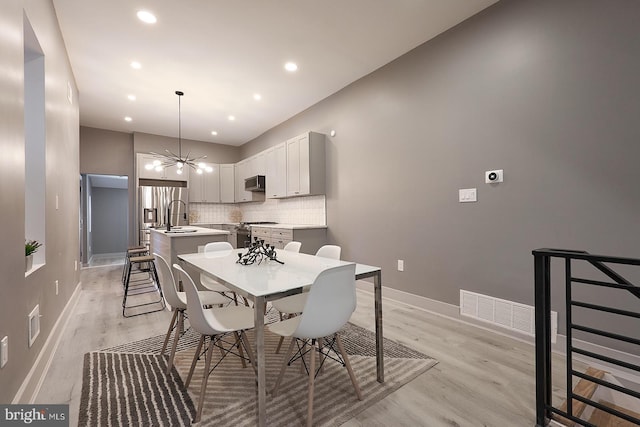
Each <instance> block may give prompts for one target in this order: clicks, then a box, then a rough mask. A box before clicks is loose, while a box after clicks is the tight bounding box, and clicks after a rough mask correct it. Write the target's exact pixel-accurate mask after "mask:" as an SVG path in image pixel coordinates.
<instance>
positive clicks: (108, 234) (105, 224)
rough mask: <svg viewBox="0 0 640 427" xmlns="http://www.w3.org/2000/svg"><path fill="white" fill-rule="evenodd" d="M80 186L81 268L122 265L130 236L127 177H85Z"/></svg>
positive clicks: (83, 176)
mask: <svg viewBox="0 0 640 427" xmlns="http://www.w3.org/2000/svg"><path fill="white" fill-rule="evenodd" d="M80 183H81V184H80V194H81V197H80V201H81V202H80V205H81V206H80V210H81V216H80V247H81V251H82V258H81V259H82V266H83V267H93V266H102V265H113V264H121V263H122V262H123V259H124V253H125V252H126V250H127V245H128V243H127V242H128V236H129V221H128V218H129V190H128V187H129V180H128V177H127V176H118V175H97V174H82V176H81V179H80Z"/></svg>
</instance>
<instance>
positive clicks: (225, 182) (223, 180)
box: [220, 164, 236, 203]
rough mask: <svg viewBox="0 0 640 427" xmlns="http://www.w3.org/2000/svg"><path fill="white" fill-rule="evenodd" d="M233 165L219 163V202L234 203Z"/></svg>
mask: <svg viewBox="0 0 640 427" xmlns="http://www.w3.org/2000/svg"><path fill="white" fill-rule="evenodd" d="M235 182H236V179H235V165H233V164H227V165H220V202H221V203H234V202H235V201H236V199H235V192H236V191H235Z"/></svg>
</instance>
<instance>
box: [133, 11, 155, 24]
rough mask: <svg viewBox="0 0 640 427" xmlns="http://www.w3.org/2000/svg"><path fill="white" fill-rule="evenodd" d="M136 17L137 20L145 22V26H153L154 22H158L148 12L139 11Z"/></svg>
mask: <svg viewBox="0 0 640 427" xmlns="http://www.w3.org/2000/svg"><path fill="white" fill-rule="evenodd" d="M136 15H138V19H139V20H141V21H142V22H146V23H147V24H155V23H156V21H158V20H157V19H156V16H155V15H154V14H153V13H151V12H149V11H148V10H139V11H138V13H137V14H136Z"/></svg>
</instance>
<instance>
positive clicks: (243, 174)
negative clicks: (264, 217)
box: [235, 152, 266, 203]
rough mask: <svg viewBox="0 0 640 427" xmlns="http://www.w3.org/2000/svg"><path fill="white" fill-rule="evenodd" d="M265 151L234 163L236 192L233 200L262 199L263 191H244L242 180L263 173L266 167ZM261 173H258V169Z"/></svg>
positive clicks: (250, 200)
mask: <svg viewBox="0 0 640 427" xmlns="http://www.w3.org/2000/svg"><path fill="white" fill-rule="evenodd" d="M265 154H266V153H264V152H263V153H259V154H258V155H256V156H253V157H249V158H248V159H244V160H242V161H240V162H238V163H236V171H235V172H236V173H235V176H236V194H235V200H236V203H238V202H260V201H264V192H256V191H246V190H245V189H244V180H245V179H247V178H250V177H252V176H256V175H264V169H265V168H266V156H265ZM261 170H262V171H263V172H262V173H259V172H260V171H261Z"/></svg>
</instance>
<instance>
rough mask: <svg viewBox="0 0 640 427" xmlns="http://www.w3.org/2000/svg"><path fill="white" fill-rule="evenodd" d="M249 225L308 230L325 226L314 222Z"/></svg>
mask: <svg viewBox="0 0 640 427" xmlns="http://www.w3.org/2000/svg"><path fill="white" fill-rule="evenodd" d="M251 227H264V228H286V229H289V230H310V229H313V228H327V226H326V225H314V224H254V225H252V226H251Z"/></svg>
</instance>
